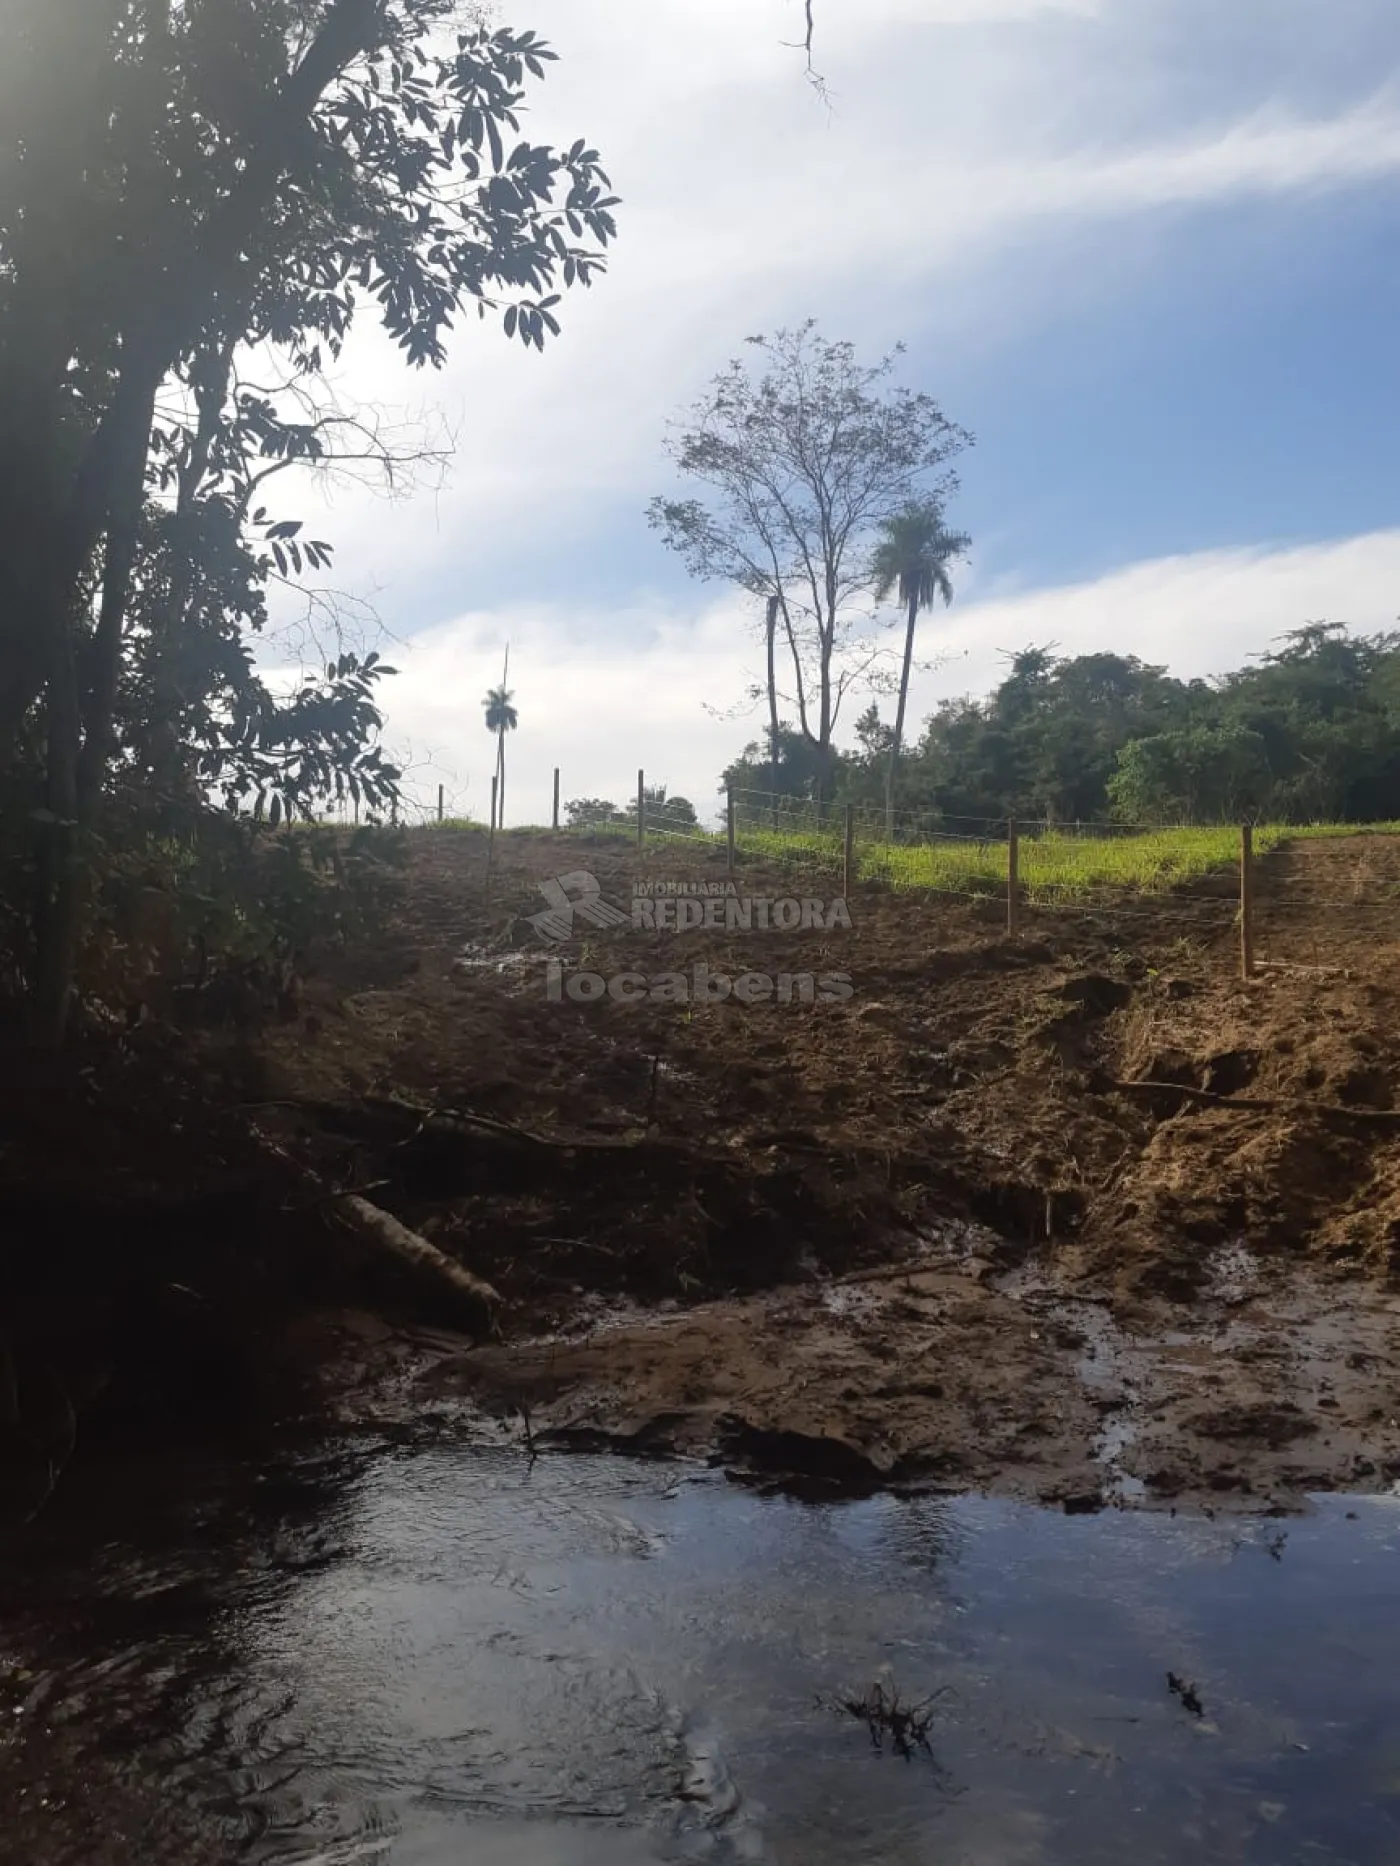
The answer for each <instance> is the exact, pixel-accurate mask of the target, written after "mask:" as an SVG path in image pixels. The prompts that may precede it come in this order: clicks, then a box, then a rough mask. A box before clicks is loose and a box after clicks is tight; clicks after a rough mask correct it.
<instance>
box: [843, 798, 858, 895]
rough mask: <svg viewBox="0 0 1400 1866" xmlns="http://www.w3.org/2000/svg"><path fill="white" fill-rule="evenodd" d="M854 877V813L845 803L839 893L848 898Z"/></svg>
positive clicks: (851, 807) (851, 806)
mask: <svg viewBox="0 0 1400 1866" xmlns="http://www.w3.org/2000/svg"><path fill="white" fill-rule="evenodd" d="M855 878H856V813H855V807H854V805H852V804H849V803H848V804H847V805H846V840H845V846H844V847H843V849H842V851H841V893H842V895H843V897H845V898H846V899H849V898H850V893H851V888H852V887H853V885H854V883H855Z"/></svg>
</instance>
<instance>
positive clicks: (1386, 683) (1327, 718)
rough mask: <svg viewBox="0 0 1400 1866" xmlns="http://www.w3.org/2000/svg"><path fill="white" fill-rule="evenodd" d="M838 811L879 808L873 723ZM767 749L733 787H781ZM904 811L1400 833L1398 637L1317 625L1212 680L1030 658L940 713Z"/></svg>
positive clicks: (799, 771) (787, 777) (785, 768)
mask: <svg viewBox="0 0 1400 1866" xmlns="http://www.w3.org/2000/svg"><path fill="white" fill-rule="evenodd" d="M856 735H857V743H856V746H855V747H854V749H852V750H850V751H848V752H846V753H845V754H844V755H843V756H842V757H841V759H840V763H839V768H838V774H837V796H838V798H839V799H841V800H843V801H849V802H853V803H857V804H862V805H869V806H872V807H873V806H874V805H876V804H877V803H880V802H883V799H884V794H885V786H886V781H887V777H888V772H889V745H890V736H891V735H890V729H889V727H888V726H886V725H885V724H884V723H883V722H882V721H881V719H880V717H879V715H878V713H877V711H876V709H875V708H874V707H871V708H869V709H868V710H867V711H866V712H865V714H863V715H862V717H861V718H860V719H859V720H858V721H857V723H856ZM776 770H777V785H776V789H777V790H778V791H779V793H780V794H783V795H787V796H792V797H813V796H815V795H816V779H817V771H816V768H815V761H814V759H813V757H812V751H811V747H810V745H809V743H808V742H807V740H806V739H805V738H804V737H803V735H802V734H800V733H798V732H795V731H791V730H788V729H786V728H784V729H783V730H782V731H781V732H780V735H779V758H778V760H777V765H776ZM772 773H773V765H772V762H771V760H770V757H769V750H768V745H767V743H766V742H765V743H763V744H761V745H760V744H758V743H755V744H752V745H750V746H749V747H747V748H746V750H745V752H744V754H743V755H742V757H740V758H739V759H737V760H736V761H735V762H734V764H732V765H731V766H730V767H729V768H728V770H726V771H725V773H724V774H723V778H722V780H721V781H722V783H723V784H724V785H726V786H733V787H734V788H736V789H740V790H752V791H758V792H763V791H769V790H772V789H773V788H774V784H773V777H772ZM896 803H897V805H898V807H899V809H900V810H902V811H905V812H920V813H930V814H932V815H934V816H936V817H940V818H943V819H944V820H947V821H949V822H953V821H954V820H955V819H966V820H969V821H978V822H995V821H998V820H1000V819H1004V818H1005V817H1007V816H1017V817H1019V818H1021V819H1022V820H1024V821H1026V822H1032V821H1040V822H1050V823H1060V824H1070V823H1076V822H1082V823H1093V822H1100V821H1107V820H1117V821H1122V822H1138V823H1150V822H1168V823H1170V822H1181V823H1201V824H1209V823H1224V822H1238V821H1240V820H1242V819H1245V818H1249V819H1253V820H1263V821H1269V822H1273V823H1304V822H1381V821H1390V820H1393V819H1395V818H1397V817H1400V634H1391V633H1385V634H1379V635H1371V636H1365V635H1355V634H1353V633H1351V631H1350V630H1348V629H1347V628H1346V627H1345V626H1344V625H1341V624H1336V623H1325V622H1314V623H1308V624H1307V625H1306V626H1304V627H1302V628H1299V629H1296V630H1294V631H1293V632H1292V633H1290V634H1288V635H1286V636H1285V637H1284V638H1283V640H1282V643H1281V645H1280V646H1279V647H1278V648H1277V649H1276V650H1275V651H1274V652H1272V653H1269V654H1266V655H1263V656H1261V657H1260V658H1259V659H1258V661H1257V662H1256V663H1255V664H1254V665H1252V666H1249V667H1246V668H1241V669H1239V670H1238V671H1236V672H1235V673H1232V674H1229V675H1227V676H1225V677H1224V678H1223V679H1221V680H1216V681H1204V680H1191V681H1183V680H1179V679H1176V678H1175V677H1174V676H1172V675H1171V674H1169V673H1168V672H1167V670H1166V669H1165V668H1161V667H1151V666H1148V665H1146V664H1144V663H1143V662H1141V661H1139V660H1137V659H1135V658H1134V657H1132V656H1124V655H1118V654H1111V653H1100V654H1089V655H1079V656H1076V657H1074V658H1069V659H1059V658H1057V657H1056V656H1055V655H1054V654H1053V653H1051V652H1050V651H1048V650H1046V649H1043V648H1028V649H1025V650H1024V651H1022V652H1021V653H1019V654H1017V655H1015V656H1013V657H1012V659H1011V664H1010V669H1009V671H1008V673H1007V676H1006V678H1005V679H1004V680H1003V681H1002V682H1001V684H1000V685H999V686H998V687H997V688H996V690H995V691H994V692H993V693H992V694H990V695H989V696H988V697H987V698H985V699H959V700H950V701H946V702H945V703H944V704H943V705H942V706H940V707H939V709H938V711H937V712H936V713H935V714H934V715H933V717H932V718H931V719H929V720H928V721H927V723H926V725H925V727H924V731H923V735H922V737H921V738H920V740H919V741H918V743H917V745H914V746H912V747H911V748H910V749H909V751H908V752H907V754H906V756H905V757H904V759H903V760H902V761H901V763H900V765H899V769H898V775H897V792H896Z"/></svg>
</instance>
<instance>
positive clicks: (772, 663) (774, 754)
mask: <svg viewBox="0 0 1400 1866" xmlns="http://www.w3.org/2000/svg"><path fill="white" fill-rule="evenodd" d="M781 608H782V598H781V597H780V596H770V597H769V598H768V789H769V792H770V793H771V795H770V803H769V807H770V809H771V811H772V815H773V827H774V828H775V829H776V828H777V825H778V614H779V611H780V610H781Z"/></svg>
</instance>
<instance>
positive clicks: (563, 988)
mask: <svg viewBox="0 0 1400 1866" xmlns="http://www.w3.org/2000/svg"><path fill="white" fill-rule="evenodd" d="M537 885H538V887H539V890H540V893H541V894H543V896H544V898H545V900H546V901H547V902H548V903H549V905H548V906H547V907H546V908H545V909H544V911H543V912H542V913H538V914H531V915H528V916H527V922H528V924H529V925H530V926H532V927H533V928H534V929H535V931H536V932H537V933H538V934H539V935H540V937H541V939H544V940H547V941H548V942H549V943H550V945H552V946H559V945H562V944H563V942H564V941H565V940H567V939H569V938H570V937H571V935H572V934H573V932H574V925H575V922H576V921H581V922H582V923H583V924H584V925H585V926H588V927H596V928H598V929H599V930H600V931H604V932H606V931H609V930H616V929H618V928H621V927H630V928H632V929H633V930H635V931H638V932H646V933H659V932H665V933H677V934H684V933H690V932H696V931H699V930H701V929H703V930H705V931H709V932H723V933H749V932H753V931H755V930H756V931H758V932H761V933H767V932H782V933H787V932H795V931H797V930H798V929H799V928H801V929H820V930H821V931H823V932H831V931H834V930H837V929H840V930H842V931H845V932H849V931H850V930H851V913H850V909H849V907H848V906H847V905H846V902H845V901H844V900H840V899H838V900H833V901H819V900H812V899H802V900H798V899H796V898H790V899H781V900H773V899H768V898H764V897H759V896H749V895H741V894H740V893H739V891H738V889H737V888H736V887H735V886H734V883H733V882H732V881H643V882H638V883H637V884H636V885H635V886H634V888H633V890H632V899H631V901H630V903H629V905H630V908H631V911H630V913H629V912H627V911H626V910H625V909H624V908H621V907H617V906H614V904H613V903H612V902H611V901H607V900H604V898H603V890H602V888H601V887H600V885H599V883H598V879H597V877H596V876H595V875H591V874H589V873H588V871H587V870H586V869H576V870H575V871H574V872H573V873H572V874H568V875H556V876H554V877H553V879H552V880H549V881H541V882H539V883H538V884H537ZM851 992H852V985H851V979H850V974H849V973H846V972H825V973H822V974H821V975H820V976H814V975H813V974H812V973H810V972H796V973H791V972H778V973H770V972H742V973H740V974H739V975H738V976H737V977H734V978H730V977H729V976H728V975H727V974H725V973H723V972H711V971H710V970H709V968H708V967H707V966H705V965H703V964H700V965H696V966H694V967H692V968H691V971H690V972H689V973H688V974H687V973H685V972H660V973H656V974H654V975H650V974H646V973H642V972H618V973H616V974H614V975H613V976H611V977H607V978H605V977H603V976H602V974H600V973H597V972H588V971H566V969H565V965H564V962H563V961H562V960H561V959H559V958H556V957H554V955H553V954H551V955H550V958H549V962H548V965H547V967H546V978H545V995H546V996H547V997H548V999H549V1001H550V1003H552V1004H559V1003H562V1002H563V1001H564V999H566V998H567V999H569V1000H570V1001H571V1002H572V1003H574V1004H596V1003H597V1002H598V1000H599V999H600V998H605V997H606V998H610V999H612V1000H613V1002H614V1003H617V1004H638V1003H641V1002H643V1001H646V1002H650V1003H652V1004H686V1005H709V1004H725V1003H730V1002H732V1003H734V1004H740V1005H746V1006H747V1005H760V1004H793V1003H797V1004H830V1003H840V1002H842V1001H843V1000H845V999H848V998H849V997H850V996H851Z"/></svg>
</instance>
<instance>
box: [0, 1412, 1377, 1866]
mask: <svg viewBox="0 0 1400 1866" xmlns="http://www.w3.org/2000/svg"><path fill="white" fill-rule="evenodd" d="M1105 1462H1106V1463H1110V1464H1111V1463H1112V1455H1111V1447H1109V1446H1107V1445H1106V1447H1105ZM166 1481H167V1483H168V1482H169V1479H168V1476H167V1480H166ZM176 1488H177V1491H178V1494H177V1495H174V1496H171V1495H166V1496H165V1497H164V1500H163V1501H160V1500H159V1499H157V1501H156V1502H152V1501H151V1499H150V1498H149V1497H147V1498H145V1499H142V1498H140V1497H134V1496H133V1495H132V1493H131V1490H130V1488H129V1487H127V1488H125V1489H122V1488H121V1487H119V1486H114V1487H113V1490H112V1496H111V1499H110V1502H109V1516H108V1519H107V1520H106V1521H105V1524H104V1528H105V1534H104V1536H103V1538H102V1539H101V1545H100V1547H99V1548H98V1550H97V1552H96V1554H94V1551H93V1546H92V1536H91V1523H89V1524H88V1525H87V1532H86V1534H85V1535H84V1536H82V1537H79V1535H78V1533H77V1525H76V1524H75V1525H74V1527H73V1529H72V1530H71V1531H70V1530H68V1529H66V1528H65V1526H64V1523H63V1520H62V1518H61V1516H59V1517H55V1519H54V1521H53V1522H52V1523H51V1524H50V1525H49V1526H48V1527H47V1529H46V1530H45V1531H44V1534H43V1535H42V1536H41V1537H40V1538H39V1539H38V1541H36V1542H35V1543H34V1545H33V1546H32V1550H31V1553H30V1555H29V1556H28V1558H27V1560H26V1562H25V1563H24V1564H23V1565H22V1567H21V1568H19V1569H16V1568H14V1567H13V1566H12V1567H11V1568H10V1569H9V1570H8V1571H6V1572H5V1573H4V1574H3V1577H0V1579H3V1586H4V1597H5V1600H6V1602H7V1605H8V1608H9V1611H8V1613H7V1616H6V1619H5V1621H4V1622H0V1729H3V1733H4V1734H3V1737H0V1790H3V1792H4V1795H5V1797H6V1798H7V1803H8V1806H9V1807H11V1808H12V1809H13V1810H15V1813H14V1819H13V1822H11V1820H10V1817H9V1816H8V1815H7V1817H6V1824H5V1825H4V1826H3V1827H0V1857H4V1858H6V1859H14V1860H16V1861H18V1860H20V1859H23V1860H24V1861H25V1866H69V1862H72V1866H78V1862H80V1861H81V1862H83V1866H102V1863H103V1862H106V1861H111V1862H114V1863H115V1862H117V1861H122V1862H127V1861H134V1860H136V1859H139V1860H140V1861H141V1862H142V1866H176V1862H178V1866H205V1862H206V1861H209V1862H213V1861H216V1860H217V1861H220V1862H223V1861H225V1860H228V1859H232V1858H237V1859H240V1860H245V1861H249V1862H252V1866H340V1863H341V1862H351V1861H376V1862H388V1863H390V1866H461V1863H462V1862H470V1863H471V1866H527V1863H528V1866H633V1863H634V1862H638V1863H640V1862H659V1861H695V1860H702V1861H716V1862H738V1861H756V1862H774V1863H775V1866H853V1863H855V1866H861V1863H863V1862H870V1863H871V1866H873V1863H874V1862H880V1863H881V1866H927V1862H930V1861H932V1860H934V1859H937V1860H938V1861H939V1862H948V1863H950V1866H959V1863H962V1866H974V1863H976V1866H1021V1863H1026V1866H1030V1863H1032V1862H1035V1863H1044V1866H1110V1863H1111V1866H1120V1863H1121V1861H1122V1860H1123V1859H1124V1858H1131V1859H1132V1860H1133V1861H1134V1863H1135V1866H1157V1863H1159V1862H1160V1866H1167V1863H1168V1862H1170V1863H1171V1866H1176V1862H1179V1861H1180V1860H1182V1859H1185V1858H1188V1857H1189V1858H1192V1859H1196V1860H1205V1861H1219V1862H1226V1861H1229V1862H1232V1863H1234V1862H1244V1863H1245V1866H1250V1863H1255V1862H1257V1863H1258V1866H1278V1863H1279V1862H1282V1861H1292V1860H1304V1859H1306V1860H1307V1861H1309V1862H1346V1866H1369V1862H1372V1861H1374V1862H1377V1866H1379V1863H1380V1862H1382V1861H1385V1862H1389V1861H1393V1860H1394V1859H1395V1858H1396V1857H1397V1853H1400V1717H1397V1712H1396V1703H1397V1700H1396V1693H1395V1685H1394V1680H1395V1676H1396V1672H1397V1666H1398V1665H1400V1614H1397V1612H1396V1606H1397V1600H1398V1599H1400V1506H1397V1504H1396V1503H1395V1502H1394V1501H1393V1500H1388V1499H1379V1500H1378V1499H1369V1500H1357V1501H1348V1500H1346V1499H1341V1498H1330V1499H1325V1500H1320V1501H1319V1502H1318V1503H1317V1504H1316V1505H1315V1507H1313V1508H1312V1510H1311V1511H1310V1513H1309V1514H1307V1515H1306V1516H1304V1517H1302V1518H1298V1519H1294V1520H1291V1521H1289V1522H1288V1523H1287V1524H1286V1525H1282V1526H1280V1525H1279V1524H1277V1523H1268V1522H1264V1523H1257V1524H1252V1525H1248V1526H1246V1527H1244V1528H1243V1529H1242V1530H1241V1529H1240V1528H1239V1526H1236V1527H1235V1528H1233V1529H1232V1528H1229V1527H1227V1526H1226V1525H1224V1524H1219V1523H1213V1522H1207V1521H1202V1520H1199V1519H1196V1520H1188V1519H1186V1518H1184V1517H1183V1518H1177V1519H1168V1518H1164V1517H1162V1516H1156V1517H1151V1516H1144V1515H1141V1514H1139V1513H1135V1512H1123V1511H1108V1512H1104V1513H1103V1514H1101V1515H1097V1516H1090V1517H1066V1516H1065V1515H1063V1514H1062V1513H1058V1512H1048V1511H1041V1510H1037V1509H1034V1508H1032V1507H1029V1506H1021V1505H1014V1504H1007V1503H996V1502H987V1501H979V1500H975V1499H963V1500H952V1501H950V1500H947V1499H935V1498H929V1497H914V1498H909V1497H906V1498H892V1497H881V1498H876V1499H873V1500H870V1501H865V1502H860V1503H850V1504H844V1505H836V1504H829V1505H811V1504H802V1503H798V1502H795V1501H792V1500H785V1499H782V1498H762V1497H758V1496H755V1495H753V1494H751V1493H749V1492H746V1491H744V1490H741V1489H736V1488H734V1487H733V1486H731V1485H729V1484H727V1483H726V1482H725V1481H724V1480H723V1478H722V1477H721V1476H719V1475H718V1474H714V1473H708V1472H696V1471H693V1470H690V1471H681V1472H678V1471H677V1470H675V1469H667V1468H662V1467H654V1466H637V1465H636V1464H634V1463H632V1462H629V1461H624V1460H619V1459H612V1458H607V1457H592V1456H590V1457H576V1458H568V1459H565V1458H550V1457H546V1458H542V1459H540V1460H539V1461H538V1462H536V1463H535V1464H534V1465H533V1466H530V1465H528V1464H527V1463H526V1461H525V1460H524V1459H523V1458H521V1457H519V1456H517V1455H515V1454H513V1453H508V1452H504V1451H499V1450H485V1449H483V1448H481V1447H479V1446H473V1445H471V1444H470V1443H465V1442H457V1441H456V1440H446V1441H442V1442H439V1443H436V1444H434V1445H432V1446H429V1447H427V1448H421V1447H420V1448H417V1449H413V1450H411V1451H410V1450H403V1449H400V1450H398V1451H388V1450H386V1451H383V1452H381V1453H379V1454H377V1455H375V1456H374V1457H372V1458H370V1459H369V1460H368V1461H367V1462H365V1463H364V1464H362V1465H359V1466H356V1467H352V1468H348V1469H346V1470H344V1471H341V1472H340V1473H339V1474H338V1475H333V1477H332V1478H330V1479H326V1478H323V1477H318V1478H317V1479H316V1482H315V1484H314V1485H313V1486H312V1487H311V1489H310V1492H309V1493H308V1494H307V1495H303V1490H304V1488H305V1486H304V1485H303V1483H302V1480H301V1479H300V1478H299V1477H298V1476H297V1474H296V1473H290V1474H284V1475H282V1476H276V1475H274V1476H272V1477H271V1478H270V1479H269V1480H268V1482H267V1483H264V1484H261V1485H258V1484H255V1483H253V1482H252V1480H251V1479H250V1478H248V1477H247V1476H246V1475H245V1476H239V1477H237V1479H236V1480H234V1479H230V1478H229V1477H227V1476H226V1475H225V1476H222V1477H221V1476H220V1475H219V1474H218V1473H217V1472H213V1471H209V1470H198V1471H190V1472H186V1473H182V1474H180V1479H179V1484H178V1486H177V1487H176ZM19 1601H23V1602H24V1603H25V1606H24V1608H23V1610H21V1609H20V1608H19V1607H18V1606H17V1602H19ZM21 1651H23V1654H24V1658H23V1665H24V1667H25V1672H26V1673H27V1675H24V1674H22V1673H21V1672H20V1671H19V1670H17V1669H16V1667H17V1665H18V1664H19V1662H20V1660H19V1655H20V1653H21ZM1169 1672H1170V1673H1173V1674H1174V1675H1175V1676H1176V1677H1177V1679H1178V1681H1179V1682H1180V1683H1181V1684H1182V1685H1183V1687H1189V1688H1191V1690H1192V1691H1193V1693H1194V1697H1193V1700H1192V1701H1193V1702H1198V1703H1199V1706H1200V1712H1199V1714H1196V1713H1195V1712H1194V1711H1193V1710H1192V1709H1190V1708H1188V1706H1187V1704H1186V1702H1185V1701H1184V1700H1183V1698H1182V1697H1181V1696H1180V1694H1173V1692H1172V1691H1170V1690H1169V1689H1168V1687H1167V1674H1168V1673H1169ZM877 1677H880V1678H883V1679H886V1680H893V1681H894V1682H895V1684H897V1686H898V1688H899V1689H900V1690H901V1692H902V1693H903V1694H904V1695H905V1696H906V1697H909V1698H920V1697H925V1696H932V1695H934V1694H937V1695H936V1706H935V1714H934V1719H933V1725H932V1729H931V1731H930V1737H931V1742H932V1748H933V1754H932V1756H931V1757H924V1756H916V1757H915V1758H914V1759H913V1760H910V1761H904V1760H900V1759H899V1758H897V1757H896V1756H894V1755H892V1754H890V1753H889V1752H888V1749H886V1751H885V1752H884V1753H877V1752H876V1751H875V1749H874V1747H873V1746H872V1744H871V1742H870V1740H869V1737H868V1736H867V1734H866V1732H865V1730H864V1729H863V1728H862V1727H861V1726H860V1725H859V1724H858V1723H856V1722H854V1721H853V1720H852V1719H850V1718H849V1717H844V1716H841V1715H839V1714H836V1713H834V1712H833V1710H832V1708H831V1700H832V1698H833V1695H835V1694H838V1693H840V1692H843V1691H848V1692H854V1693H856V1694H860V1693H862V1692H863V1690H864V1689H865V1687H867V1686H868V1685H869V1684H870V1682H871V1681H872V1680H873V1679H875V1678H877ZM17 1782H22V1785H23V1786H24V1787H25V1788H26V1789H27V1790H28V1792H27V1793H26V1794H25V1795H23V1796H20V1795H18V1793H17V1790H16V1783H17ZM43 1803H47V1805H42V1804H43ZM84 1819H87V1820H88V1821H89V1825H88V1826H87V1827H86V1828H83V1827H82V1826H81V1823H82V1821H83V1820H84ZM7 1845H8V1846H9V1847H11V1848H12V1849H15V1850H11V1851H8V1852H7V1851H6V1848H7Z"/></svg>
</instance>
